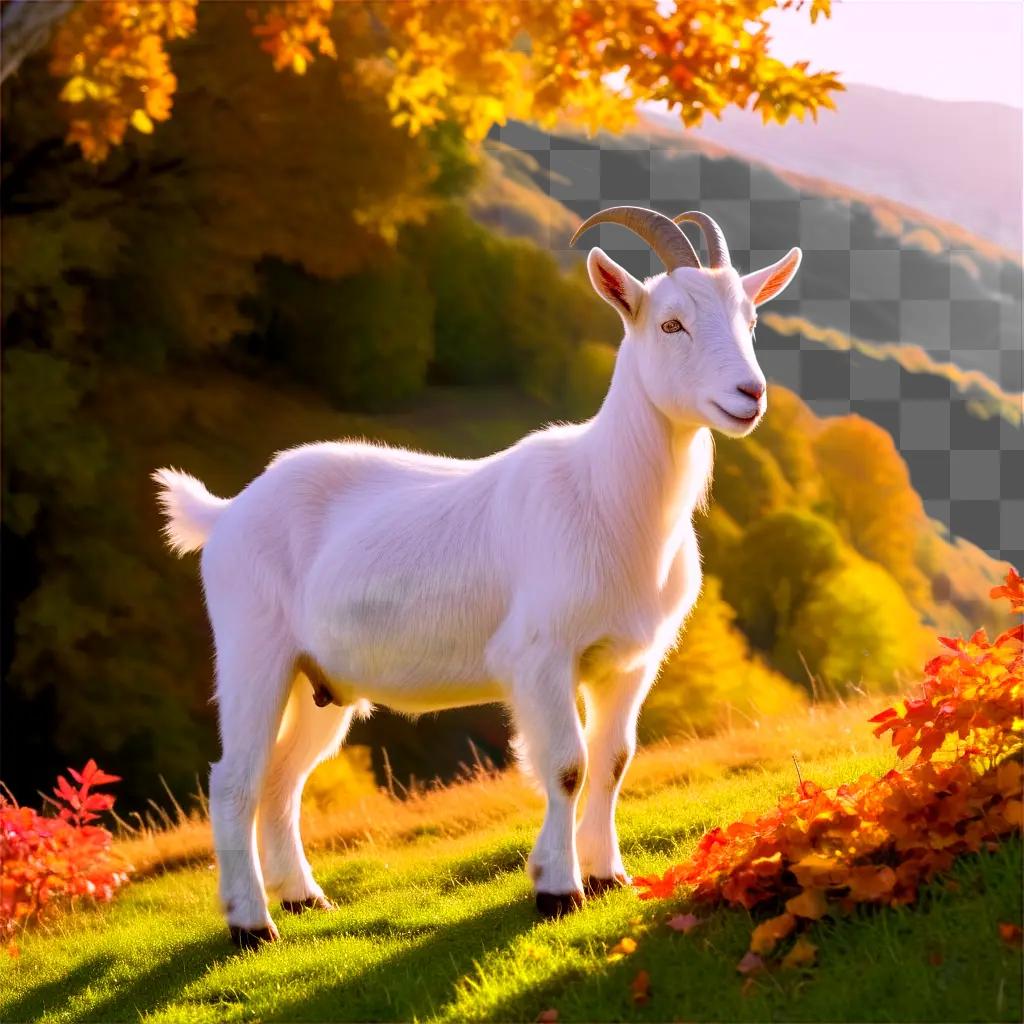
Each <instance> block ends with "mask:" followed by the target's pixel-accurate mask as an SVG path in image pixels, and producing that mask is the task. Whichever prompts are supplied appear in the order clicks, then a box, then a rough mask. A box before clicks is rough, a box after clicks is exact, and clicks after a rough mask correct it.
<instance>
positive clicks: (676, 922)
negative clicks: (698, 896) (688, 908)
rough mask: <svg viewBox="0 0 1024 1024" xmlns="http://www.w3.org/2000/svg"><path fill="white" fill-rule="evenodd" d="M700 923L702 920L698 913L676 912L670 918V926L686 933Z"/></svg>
mask: <svg viewBox="0 0 1024 1024" xmlns="http://www.w3.org/2000/svg"><path fill="white" fill-rule="evenodd" d="M700 923H701V920H700V918H699V917H698V916H697V915H696V914H676V915H675V916H674V917H670V918H669V919H668V926H669V928H671V929H672V931H674V932H682V933H683V934H684V935H689V934H690V932H692V931H693V929H694V928H696V927H697V925H699V924H700Z"/></svg>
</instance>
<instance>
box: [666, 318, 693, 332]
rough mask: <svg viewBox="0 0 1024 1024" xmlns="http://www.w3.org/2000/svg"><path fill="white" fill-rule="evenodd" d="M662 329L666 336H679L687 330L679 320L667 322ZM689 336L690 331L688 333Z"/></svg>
mask: <svg viewBox="0 0 1024 1024" xmlns="http://www.w3.org/2000/svg"><path fill="white" fill-rule="evenodd" d="M661 329H662V330H663V331H664V332H665V333H666V334H678V333H679V332H680V331H686V328H685V327H684V326H683V325H682V324H681V323H680V322H679V321H678V320H666V321H665V322H664V323H663V324H662V325H661ZM686 333H687V334H689V333H690V332H689V331H686Z"/></svg>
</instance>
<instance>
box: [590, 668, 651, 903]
mask: <svg viewBox="0 0 1024 1024" xmlns="http://www.w3.org/2000/svg"><path fill="white" fill-rule="evenodd" d="M649 689H650V676H649V673H648V672H646V671H637V672H635V673H630V674H628V675H625V676H620V677H618V678H615V679H607V680H605V681H603V682H602V683H600V684H598V685H586V684H585V685H584V687H583V697H584V704H585V707H586V715H587V726H586V738H587V751H588V756H589V761H590V785H589V787H588V789H587V800H586V806H585V807H584V809H583V817H582V820H581V821H580V826H579V829H578V831H577V834H576V842H577V846H578V849H579V856H580V866H581V870H582V874H583V880H584V884H585V886H586V889H587V892H589V893H591V894H592V895H594V894H597V893H601V892H604V891H605V890H606V889H611V888H615V887H616V886H622V885H628V884H629V881H630V879H629V875H627V874H626V869H625V867H624V866H623V864H622V855H621V854H620V852H619V837H618V833H617V832H616V829H615V804H616V801H617V800H618V796H619V789H620V787H621V785H622V778H623V776H624V775H625V774H626V769H627V768H628V767H629V763H630V761H631V760H632V759H633V753H634V751H635V750H636V722H637V718H638V717H639V715H640V707H641V705H642V704H643V701H644V697H645V696H646V695H647V691H648V690H649Z"/></svg>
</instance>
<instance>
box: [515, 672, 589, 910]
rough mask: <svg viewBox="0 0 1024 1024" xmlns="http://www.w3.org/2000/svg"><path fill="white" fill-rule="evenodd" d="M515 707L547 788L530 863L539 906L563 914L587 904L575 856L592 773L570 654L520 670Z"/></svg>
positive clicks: (531, 759) (527, 752) (529, 755)
mask: <svg viewBox="0 0 1024 1024" xmlns="http://www.w3.org/2000/svg"><path fill="white" fill-rule="evenodd" d="M513 707H514V711H515V716H516V721H517V724H518V726H519V731H520V737H521V740H522V743H523V746H524V751H523V752H524V753H525V755H526V757H527V758H528V760H529V763H530V766H531V767H532V769H533V771H534V773H535V774H536V776H537V778H538V780H539V781H540V783H541V785H542V786H543V788H544V793H545V796H546V797H547V811H546V813H545V815H544V825H543V827H542V828H541V830H540V835H539V836H538V837H537V842H536V844H535V845H534V848H533V852H532V853H531V854H530V858H529V860H528V862H527V873H528V874H529V876H530V879H531V881H532V882H533V888H534V892H535V893H536V897H537V909H538V910H539V911H540V912H541V914H543V915H544V916H545V917H560V916H561V915H562V914H566V913H568V912H570V911H572V910H575V909H576V908H577V907H580V906H582V904H583V883H582V879H581V877H580V867H579V862H578V860H577V857H576V802H577V799H578V797H579V792H580V789H581V788H582V786H583V780H584V778H585V776H586V771H587V748H586V746H585V744H584V742H583V727H582V725H581V723H580V717H579V713H578V712H577V710H576V674H575V666H574V659H573V658H572V657H571V656H570V655H569V654H565V655H558V656H548V657H543V658H539V659H535V662H534V664H533V665H532V666H531V667H530V668H528V669H522V670H521V671H520V673H518V674H517V677H516V682H515V685H514V691H513Z"/></svg>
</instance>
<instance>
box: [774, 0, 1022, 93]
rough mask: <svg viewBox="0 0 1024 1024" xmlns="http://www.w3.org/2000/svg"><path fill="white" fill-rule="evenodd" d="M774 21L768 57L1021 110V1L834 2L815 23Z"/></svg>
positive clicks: (797, 18)
mask: <svg viewBox="0 0 1024 1024" xmlns="http://www.w3.org/2000/svg"><path fill="white" fill-rule="evenodd" d="M808 6H809V5H808ZM772 23H773V26H774V29H773V45H772V48H771V52H772V54H773V55H774V56H776V57H779V58H780V59H781V60H785V61H787V62H790V61H794V60H806V59H808V58H810V60H811V67H812V69H814V68H823V69H824V68H827V69H829V70H836V71H839V72H840V73H841V75H840V77H841V78H842V80H843V81H844V82H863V83H865V84H867V85H877V86H881V87H882V88H885V89H895V90H896V91H898V92H905V93H915V94H917V95H919V96H930V97H933V98H935V99H943V100H990V101H996V102H1000V103H1006V104H1009V105H1011V106H1016V107H1024V2H1021V0H845V2H843V0H840V2H838V3H837V2H835V0H833V4H832V17H831V18H830V19H828V20H825V19H823V18H819V19H818V22H817V24H816V25H812V24H811V22H810V18H809V17H808V15H807V10H806V8H805V10H804V11H801V12H793V11H779V12H777V13H776V14H775V15H774V17H773V18H772Z"/></svg>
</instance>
